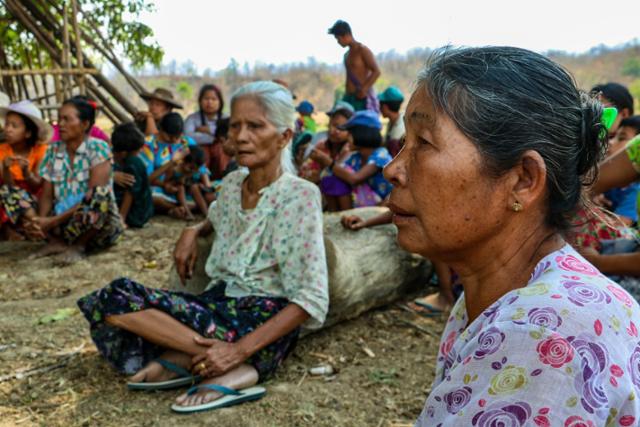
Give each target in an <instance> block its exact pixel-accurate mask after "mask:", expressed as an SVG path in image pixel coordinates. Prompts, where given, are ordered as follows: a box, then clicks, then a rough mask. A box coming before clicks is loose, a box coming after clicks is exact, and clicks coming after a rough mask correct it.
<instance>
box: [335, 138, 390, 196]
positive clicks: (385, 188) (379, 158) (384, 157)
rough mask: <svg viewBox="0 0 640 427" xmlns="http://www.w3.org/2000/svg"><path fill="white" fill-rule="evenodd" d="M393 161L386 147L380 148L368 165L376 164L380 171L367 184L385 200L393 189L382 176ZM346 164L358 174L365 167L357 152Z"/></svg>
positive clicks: (370, 157)
mask: <svg viewBox="0 0 640 427" xmlns="http://www.w3.org/2000/svg"><path fill="white" fill-rule="evenodd" d="M391 160H392V157H391V154H389V151H387V149H386V148H384V147H380V148H377V149H376V150H375V151H374V152H373V153H371V155H370V156H369V158H368V159H367V163H366V164H367V165H370V164H374V165H376V166H377V167H378V171H377V172H376V173H375V174H374V175H373V176H371V177H369V178H368V179H367V181H366V182H367V184H369V186H370V187H371V189H372V190H373V191H375V192H376V194H378V196H380V197H381V198H383V199H384V198H385V197H387V195H389V193H391V189H392V188H393V186H392V185H391V183H390V182H389V181H387V180H386V179H384V176H383V175H382V169H383V168H384V167H385V166H386V165H387V164H388V163H389V162H390V161H391ZM344 164H345V165H346V166H349V167H350V168H351V169H353V170H354V171H356V172H357V171H359V170H360V169H362V168H363V166H365V165H364V164H362V155H361V154H360V153H359V152H357V151H356V152H354V153H353V154H351V156H349V158H348V159H347V160H346V162H345V163H344Z"/></svg>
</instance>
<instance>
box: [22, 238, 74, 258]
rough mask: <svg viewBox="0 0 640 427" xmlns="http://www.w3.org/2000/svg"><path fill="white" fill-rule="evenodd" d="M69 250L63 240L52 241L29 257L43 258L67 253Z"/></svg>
mask: <svg viewBox="0 0 640 427" xmlns="http://www.w3.org/2000/svg"><path fill="white" fill-rule="evenodd" d="M68 248H69V246H68V245H66V244H65V243H64V242H63V241H62V240H51V241H50V242H49V243H47V244H46V245H44V246H43V247H42V248H40V249H39V250H38V251H37V252H35V253H34V254H31V255H29V259H36V258H42V257H46V256H50V255H55V254H59V253H62V252H64V251H66V250H67V249H68Z"/></svg>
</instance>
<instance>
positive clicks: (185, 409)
mask: <svg viewBox="0 0 640 427" xmlns="http://www.w3.org/2000/svg"><path fill="white" fill-rule="evenodd" d="M203 389H209V390H213V391H217V392H219V393H222V394H223V395H224V396H222V397H220V398H219V399H216V400H212V401H211V402H207V403H203V404H202V405H194V406H181V405H177V404H175V403H174V404H173V405H171V410H172V411H174V412H178V413H180V414H192V413H194V412H202V411H209V410H212V409H220V408H227V407H229V406H233V405H237V404H239V403H243V402H249V401H251V400H258V399H260V398H262V397H263V396H264V395H265V394H266V393H267V390H266V389H265V388H264V387H258V386H256V387H249V388H245V389H244V390H234V389H231V388H229V387H224V386H221V385H218V384H202V385H198V386H195V387H191V388H190V389H189V390H187V395H189V396H191V395H192V394H195V393H197V392H199V391H200V390H203Z"/></svg>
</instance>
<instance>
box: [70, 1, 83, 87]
mask: <svg viewBox="0 0 640 427" xmlns="http://www.w3.org/2000/svg"><path fill="white" fill-rule="evenodd" d="M71 25H72V27H73V34H74V38H75V42H76V64H77V65H78V67H79V68H80V71H83V65H84V64H83V63H84V61H83V59H82V46H81V42H80V27H79V26H78V2H77V1H76V0H71ZM76 81H77V82H78V88H79V89H80V93H81V94H82V95H85V94H86V89H85V84H84V73H82V74H80V75H78V76H76Z"/></svg>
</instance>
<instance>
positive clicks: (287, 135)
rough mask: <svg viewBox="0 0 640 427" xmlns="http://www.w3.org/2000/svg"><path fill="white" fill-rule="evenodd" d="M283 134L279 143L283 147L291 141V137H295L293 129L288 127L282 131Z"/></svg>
mask: <svg viewBox="0 0 640 427" xmlns="http://www.w3.org/2000/svg"><path fill="white" fill-rule="evenodd" d="M281 136H282V138H280V141H279V143H278V144H279V148H280V149H283V148H284V147H286V146H287V144H288V143H289V141H291V138H293V131H292V130H291V129H287V130H285V131H284V132H282V133H281Z"/></svg>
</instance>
